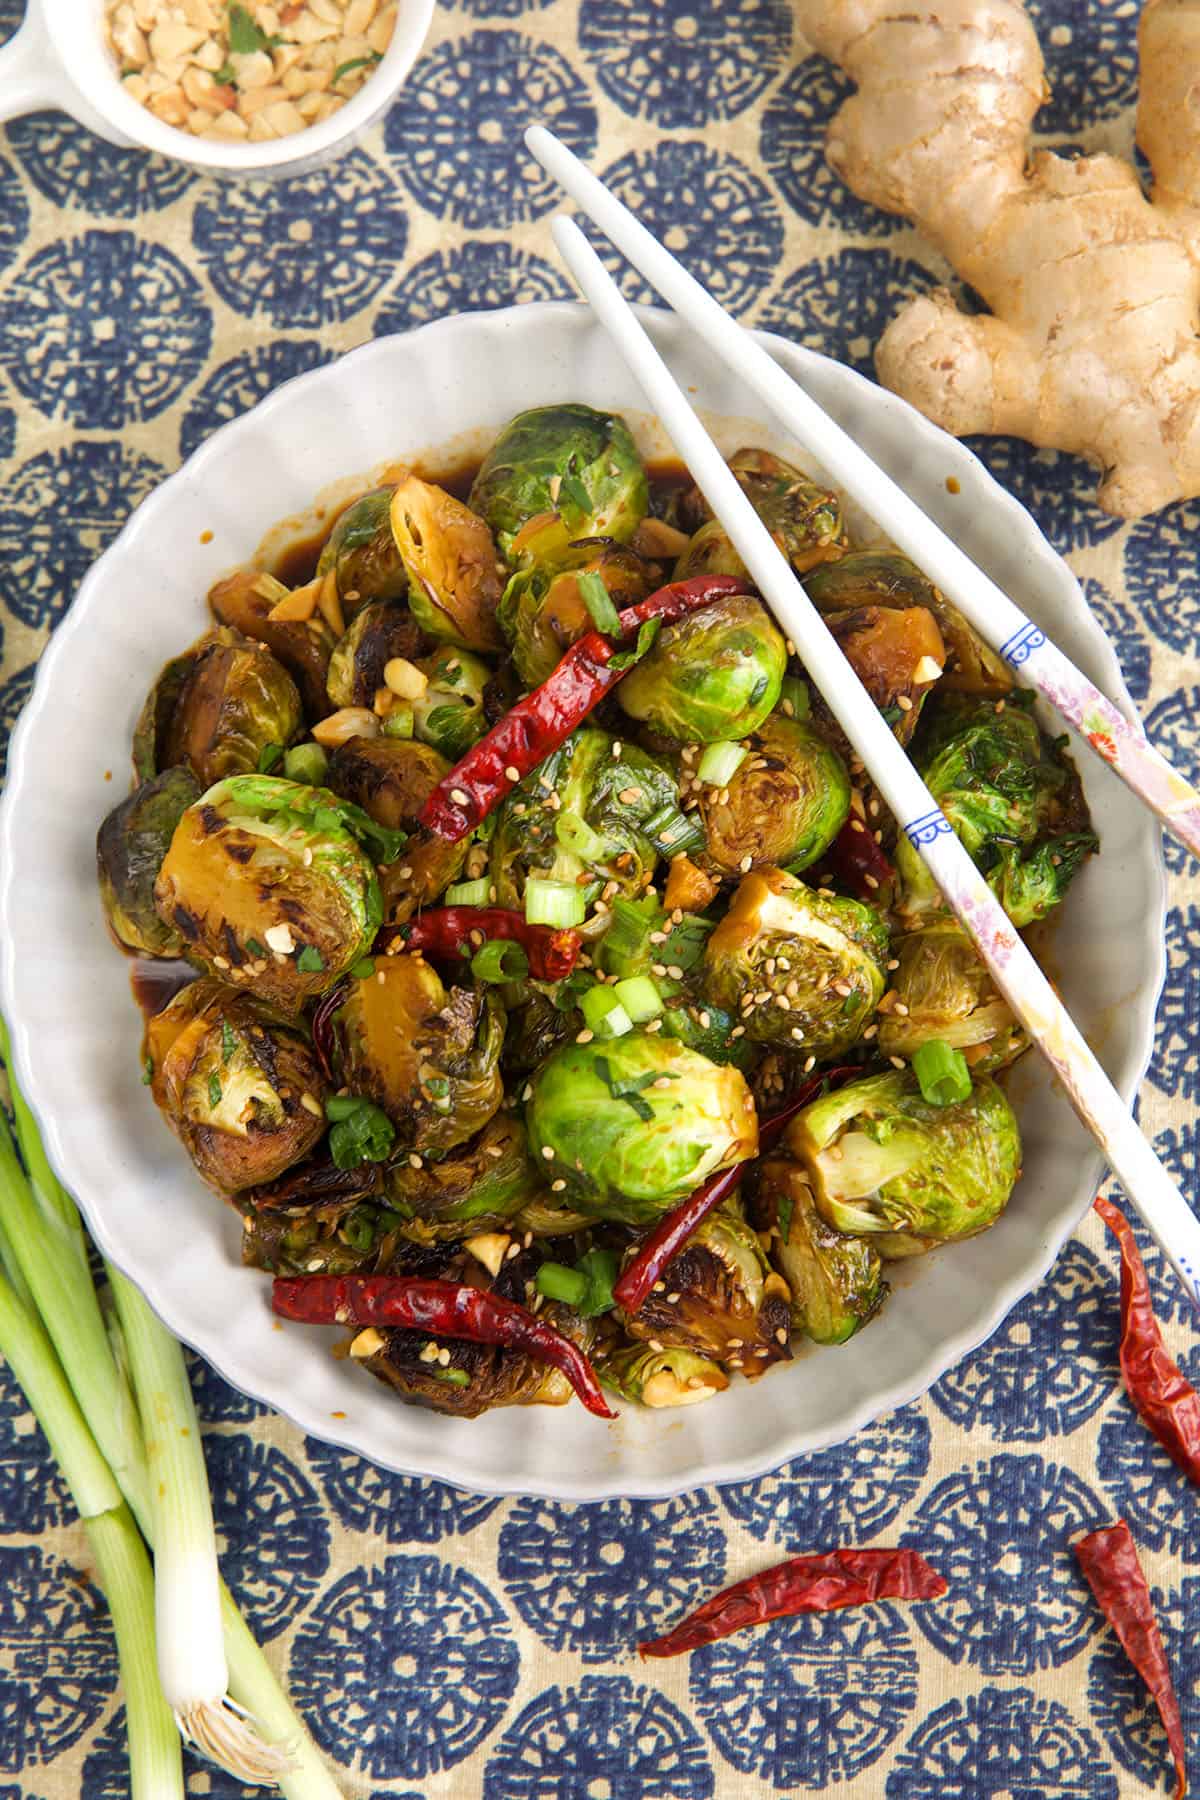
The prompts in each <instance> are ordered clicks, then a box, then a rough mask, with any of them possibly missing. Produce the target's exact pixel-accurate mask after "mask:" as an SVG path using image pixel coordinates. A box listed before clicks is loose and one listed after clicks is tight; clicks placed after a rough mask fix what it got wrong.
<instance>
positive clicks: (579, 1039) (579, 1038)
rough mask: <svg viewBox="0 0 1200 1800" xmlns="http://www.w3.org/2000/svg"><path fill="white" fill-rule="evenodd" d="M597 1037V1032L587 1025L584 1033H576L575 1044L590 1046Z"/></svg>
mask: <svg viewBox="0 0 1200 1800" xmlns="http://www.w3.org/2000/svg"><path fill="white" fill-rule="evenodd" d="M595 1035H596V1034H595V1032H594V1031H592V1030H590V1029H589V1027H588V1026H586V1025H585V1026H584V1028H583V1030H582V1031H580V1032H577V1033H576V1036H575V1042H576V1043H577V1044H590V1043H591V1041H592V1039H593V1038H594V1037H595Z"/></svg>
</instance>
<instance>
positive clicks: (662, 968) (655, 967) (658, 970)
mask: <svg viewBox="0 0 1200 1800" xmlns="http://www.w3.org/2000/svg"><path fill="white" fill-rule="evenodd" d="M666 972H667V965H666V963H651V964H650V973H651V974H652V975H665V974H666Z"/></svg>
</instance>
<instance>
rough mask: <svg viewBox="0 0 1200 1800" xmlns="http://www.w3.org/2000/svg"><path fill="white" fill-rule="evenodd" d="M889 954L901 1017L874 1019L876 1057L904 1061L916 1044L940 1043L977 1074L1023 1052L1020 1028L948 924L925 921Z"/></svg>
mask: <svg viewBox="0 0 1200 1800" xmlns="http://www.w3.org/2000/svg"><path fill="white" fill-rule="evenodd" d="M893 952H894V955H895V956H896V958H897V960H898V962H899V965H900V966H899V968H898V969H896V970H895V972H894V973H893V975H892V986H893V988H894V989H895V992H896V997H897V998H898V999H899V1001H900V1002H901V1004H902V1005H903V1006H904V1007H906V1008H907V1011H906V1012H903V1013H901V1012H897V1011H895V1010H885V1011H883V1012H881V1013H880V1017H879V1048H880V1050H881V1051H882V1052H883V1054H884V1056H902V1057H904V1059H905V1061H909V1060H910V1059H911V1057H912V1054H913V1051H914V1050H916V1049H917V1048H918V1047H919V1045H921V1044H924V1043H927V1042H928V1041H929V1039H930V1038H940V1039H941V1041H942V1043H944V1044H949V1045H951V1047H952V1048H953V1049H956V1050H961V1051H962V1052H963V1055H964V1056H965V1057H966V1059H967V1061H968V1063H969V1064H970V1066H971V1068H972V1069H974V1070H977V1071H980V1072H982V1071H984V1070H989V1069H991V1070H994V1069H1003V1068H1006V1067H1007V1066H1008V1064H1009V1063H1011V1062H1015V1060H1016V1058H1017V1057H1018V1056H1020V1055H1021V1054H1022V1052H1023V1051H1025V1050H1027V1049H1028V1047H1029V1036H1028V1034H1027V1032H1026V1031H1025V1028H1024V1027H1023V1026H1022V1025H1021V1024H1020V1023H1019V1022H1018V1020H1017V1019H1016V1018H1015V1017H1014V1016H1013V1013H1012V1009H1011V1008H1010V1006H1009V1004H1008V1002H1007V1001H1006V1000H1005V999H1003V998H1002V996H1001V995H1000V993H999V992H998V991H997V988H996V984H995V982H994V981H993V980H992V978H991V975H990V974H989V972H988V968H987V965H986V963H984V962H983V961H982V960H981V958H980V956H979V952H978V951H977V950H976V948H975V946H974V944H973V943H972V942H971V940H970V938H969V937H968V936H967V934H966V932H965V931H964V930H963V928H962V926H961V925H959V924H958V922H957V921H956V920H954V919H950V918H935V919H932V920H931V921H930V923H929V924H927V925H923V926H922V927H921V929H920V930H919V931H910V932H908V933H907V934H906V935H905V936H904V937H902V938H899V939H898V940H897V941H896V943H895V945H894V946H893Z"/></svg>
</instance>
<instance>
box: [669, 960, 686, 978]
mask: <svg viewBox="0 0 1200 1800" xmlns="http://www.w3.org/2000/svg"><path fill="white" fill-rule="evenodd" d="M667 974H668V976H669V977H670V979H671V980H672V981H682V980H683V970H682V968H681V967H680V965H679V964H678V963H668V964H667Z"/></svg>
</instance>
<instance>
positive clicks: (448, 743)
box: [412, 647, 492, 763]
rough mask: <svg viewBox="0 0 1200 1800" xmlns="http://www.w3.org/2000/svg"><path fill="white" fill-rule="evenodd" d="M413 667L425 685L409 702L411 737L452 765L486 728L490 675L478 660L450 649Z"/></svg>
mask: <svg viewBox="0 0 1200 1800" xmlns="http://www.w3.org/2000/svg"><path fill="white" fill-rule="evenodd" d="M417 667H418V668H419V669H420V671H421V673H422V675H424V677H425V679H426V682H427V683H428V685H427V687H426V688H425V691H424V693H423V694H419V695H418V696H417V698H416V699H415V700H414V701H413V702H412V709H413V732H414V735H415V736H417V737H418V738H420V739H421V741H422V743H425V744H432V746H433V748H434V749H435V750H438V751H440V752H441V754H442V755H443V756H445V757H447V758H448V759H449V761H450V762H452V763H456V762H457V761H458V760H459V758H460V757H462V756H465V755H466V753H467V751H468V750H469V749H470V748H471V745H472V744H474V743H477V742H478V741H479V739H480V738H481V737H482V736H483V734H484V732H485V731H486V730H487V728H488V719H487V715H486V713H485V712H484V706H483V702H484V692H485V690H486V688H487V685H488V683H489V681H490V680H491V679H492V671H491V670H490V669H489V668H488V665H487V664H486V663H485V662H482V661H481V660H480V659H479V657H477V656H471V655H470V654H469V652H467V651H466V650H456V649H454V648H452V647H447V648H446V649H443V650H438V651H437V652H436V653H435V654H434V655H433V656H427V657H425V658H423V659H422V660H421V661H420V662H419V663H418V664H417Z"/></svg>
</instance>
